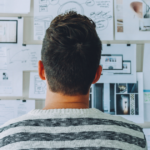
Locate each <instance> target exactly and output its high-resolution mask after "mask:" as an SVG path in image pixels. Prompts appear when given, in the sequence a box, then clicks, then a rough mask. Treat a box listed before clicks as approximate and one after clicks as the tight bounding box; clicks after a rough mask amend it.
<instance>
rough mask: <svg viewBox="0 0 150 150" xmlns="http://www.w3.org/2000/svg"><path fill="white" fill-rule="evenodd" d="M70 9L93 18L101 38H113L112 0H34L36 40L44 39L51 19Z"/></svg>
mask: <svg viewBox="0 0 150 150" xmlns="http://www.w3.org/2000/svg"><path fill="white" fill-rule="evenodd" d="M69 11H76V12H77V13H79V14H82V15H86V16H87V17H89V18H91V19H92V20H93V21H94V22H95V23H96V30H97V33H98V35H99V37H100V39H101V40H113V1H112V0H74V1H71V0H34V40H43V38H44V35H45V31H46V29H47V28H48V27H49V25H50V23H51V21H52V20H53V19H54V18H55V17H56V16H57V15H59V14H62V13H66V12H69Z"/></svg>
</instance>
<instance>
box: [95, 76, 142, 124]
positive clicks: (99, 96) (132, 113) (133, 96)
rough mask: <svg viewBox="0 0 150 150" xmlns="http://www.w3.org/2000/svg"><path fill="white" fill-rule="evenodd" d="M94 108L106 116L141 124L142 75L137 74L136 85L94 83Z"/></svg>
mask: <svg viewBox="0 0 150 150" xmlns="http://www.w3.org/2000/svg"><path fill="white" fill-rule="evenodd" d="M94 107H95V108H97V109H99V110H100V111H102V112H104V113H107V114H111V115H121V116H123V117H125V118H126V119H129V120H132V119H133V120H134V121H135V122H136V121H137V122H143V121H144V115H143V113H144V112H143V107H144V105H143V74H142V73H137V82H136V83H96V84H95V87H94ZM136 119H137V120H136Z"/></svg>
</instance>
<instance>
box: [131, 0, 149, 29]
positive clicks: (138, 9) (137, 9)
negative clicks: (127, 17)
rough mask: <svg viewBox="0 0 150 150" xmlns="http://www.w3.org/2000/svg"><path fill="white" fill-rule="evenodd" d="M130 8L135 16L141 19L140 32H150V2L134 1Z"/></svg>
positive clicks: (143, 0)
mask: <svg viewBox="0 0 150 150" xmlns="http://www.w3.org/2000/svg"><path fill="white" fill-rule="evenodd" d="M130 8H131V9H132V12H133V13H134V15H135V16H136V17H138V18H139V30H140V31H150V0H141V2H137V1H133V2H132V3H131V4H130Z"/></svg>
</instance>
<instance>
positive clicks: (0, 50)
mask: <svg viewBox="0 0 150 150" xmlns="http://www.w3.org/2000/svg"><path fill="white" fill-rule="evenodd" d="M5 69H7V48H6V47H0V70H5Z"/></svg>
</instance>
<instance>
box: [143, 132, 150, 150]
mask: <svg viewBox="0 0 150 150" xmlns="http://www.w3.org/2000/svg"><path fill="white" fill-rule="evenodd" d="M143 132H144V134H145V137H146V141H147V150H150V129H143Z"/></svg>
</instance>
